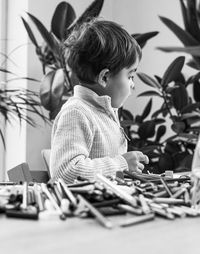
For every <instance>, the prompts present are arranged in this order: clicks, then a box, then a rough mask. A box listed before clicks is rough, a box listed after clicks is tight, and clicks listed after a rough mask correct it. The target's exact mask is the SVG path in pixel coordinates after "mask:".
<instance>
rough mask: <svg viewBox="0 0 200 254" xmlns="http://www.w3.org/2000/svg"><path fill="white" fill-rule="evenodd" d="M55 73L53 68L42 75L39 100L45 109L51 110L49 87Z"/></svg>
mask: <svg viewBox="0 0 200 254" xmlns="http://www.w3.org/2000/svg"><path fill="white" fill-rule="evenodd" d="M55 73H56V71H55V70H53V71H50V72H48V73H47V74H46V75H45V76H44V77H43V80H42V82H41V86H40V100H41V103H42V106H43V107H44V108H45V109H47V110H52V104H51V87H52V84H53V79H54V76H55Z"/></svg>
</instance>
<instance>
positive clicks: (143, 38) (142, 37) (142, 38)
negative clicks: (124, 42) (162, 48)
mask: <svg viewBox="0 0 200 254" xmlns="http://www.w3.org/2000/svg"><path fill="white" fill-rule="evenodd" d="M157 34H158V32H157V31H154V32H148V33H143V34H132V35H131V36H132V37H133V38H134V39H135V40H136V41H137V43H138V44H139V45H140V47H141V48H143V47H144V46H145V44H146V43H147V41H148V40H149V39H151V38H153V37H154V36H156V35H157Z"/></svg>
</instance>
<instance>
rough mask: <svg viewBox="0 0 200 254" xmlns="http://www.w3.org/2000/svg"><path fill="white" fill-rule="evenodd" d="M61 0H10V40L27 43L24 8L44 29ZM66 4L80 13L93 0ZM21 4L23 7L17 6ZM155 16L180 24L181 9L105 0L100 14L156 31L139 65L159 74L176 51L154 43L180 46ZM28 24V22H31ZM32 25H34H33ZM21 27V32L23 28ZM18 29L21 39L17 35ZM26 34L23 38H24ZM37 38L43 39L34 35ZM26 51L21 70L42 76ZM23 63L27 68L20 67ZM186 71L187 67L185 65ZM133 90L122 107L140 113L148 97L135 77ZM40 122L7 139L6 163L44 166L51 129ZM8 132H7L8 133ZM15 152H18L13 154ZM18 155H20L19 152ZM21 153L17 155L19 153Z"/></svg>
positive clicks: (174, 4)
mask: <svg viewBox="0 0 200 254" xmlns="http://www.w3.org/2000/svg"><path fill="white" fill-rule="evenodd" d="M59 2H61V1H60V0H42V1H39V0H28V1H27V0H9V3H10V10H9V12H10V16H11V15H12V21H11V23H10V26H9V27H10V28H9V29H10V31H11V32H10V35H12V36H11V37H10V39H14V40H16V42H17V43H18V44H19V43H20V41H25V42H27V37H26V32H25V30H24V28H23V26H22V23H21V21H19V19H20V17H19V16H20V15H25V13H24V11H25V10H28V11H29V12H30V13H32V14H33V15H35V16H36V17H37V18H39V19H40V20H41V21H42V22H43V23H44V24H45V25H46V27H47V28H49V27H50V21H51V18H52V15H53V12H54V10H55V8H56V6H57V4H58V3H59ZM68 2H69V3H71V4H72V6H73V7H74V9H75V11H76V14H77V16H79V15H80V14H81V13H82V12H83V11H84V10H85V8H86V7H87V6H88V5H89V4H90V3H91V2H92V0H69V1H68ZM19 3H21V4H24V8H21V7H20V5H21V4H19ZM158 15H161V16H165V17H168V18H171V19H172V20H173V21H174V22H176V23H178V24H180V25H182V17H181V10H180V6H179V1H178V0H167V1H166V0H151V1H148V0H124V1H121V0H105V3H104V7H103V10H102V13H101V16H103V17H105V18H106V19H109V20H114V21H116V22H118V23H120V24H121V25H123V26H124V27H125V28H126V29H127V30H128V31H129V32H130V33H144V32H149V31H159V32H160V33H159V35H157V36H156V37H155V38H153V39H151V40H150V41H149V42H148V44H147V46H145V48H144V50H143V59H142V61H141V64H140V66H139V71H141V72H145V73H147V74H149V75H154V74H156V75H162V74H163V72H164V71H165V69H166V68H167V66H168V65H169V64H170V63H171V61H172V60H173V59H174V58H175V57H176V56H177V54H175V53H173V54H166V53H163V52H160V51H158V50H156V49H155V47H157V46H170V45H181V44H180V42H179V41H178V39H176V37H175V35H173V34H172V32H170V31H169V29H168V28H166V27H165V25H164V24H162V22H161V21H160V20H159V18H158ZM30 24H31V22H30ZM32 27H34V26H32ZM22 30H23V31H22ZM18 31H21V32H20V38H19V36H18V37H17V34H18ZM24 36H25V37H24ZM37 36H38V38H39V41H40V42H42V39H41V38H40V37H39V34H37ZM26 48H27V51H26V50H24V52H23V54H24V55H22V51H21V55H20V56H19V57H18V60H19V62H18V63H19V66H20V69H21V68H24V70H25V69H27V70H26V71H27V75H28V76H29V77H34V78H37V79H41V77H42V68H41V64H40V62H39V60H38V58H37V57H36V54H35V50H34V47H33V45H28V46H27V47H26ZM24 65H26V66H27V67H23V66H24ZM186 72H187V73H189V72H190V69H187V68H186ZM136 83H137V84H136V90H135V93H134V94H133V95H132V96H131V97H130V98H129V99H128V101H127V102H126V104H125V107H126V108H128V109H129V110H131V111H132V113H134V114H136V113H141V111H142V110H143V108H144V105H145V104H146V101H147V99H146V98H145V99H144V98H143V99H142V98H137V94H138V93H140V92H142V91H144V89H146V88H147V87H146V86H145V85H144V84H142V83H141V82H140V81H139V80H138V79H137V78H136ZM28 87H29V88H31V89H35V90H36V91H38V90H39V84H36V83H33V82H29V84H28ZM153 102H154V108H157V107H159V105H160V102H159V101H158V100H157V99H154V101H153ZM36 121H37V122H38V124H39V127H38V128H32V127H30V126H27V125H26V127H25V129H24V133H23V137H22V143H21V141H20V142H18V141H17V140H18V135H17V133H15V135H16V136H17V137H15V141H13V140H11V139H10V138H9V139H10V141H9V150H8V153H7V166H6V168H7V169H9V168H10V167H12V166H14V165H15V164H17V163H20V162H22V160H26V161H27V162H28V163H29V165H30V168H31V169H32V170H38V169H42V168H43V167H44V165H43V162H42V159H41V155H40V151H41V149H43V148H49V147H50V132H51V127H50V126H47V125H44V123H43V122H41V120H40V119H39V118H36ZM10 133H11V132H9V135H10ZM14 151H18V152H17V153H15V154H14ZM20 154H21V155H20ZM19 155H20V156H19Z"/></svg>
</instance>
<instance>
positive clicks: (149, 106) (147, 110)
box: [141, 98, 152, 120]
mask: <svg viewBox="0 0 200 254" xmlns="http://www.w3.org/2000/svg"><path fill="white" fill-rule="evenodd" d="M151 108H152V98H151V99H150V100H149V102H148V103H147V105H146V107H145V108H144V111H143V113H142V115H141V117H142V120H144V119H145V118H146V117H147V116H148V115H149V113H150V111H151Z"/></svg>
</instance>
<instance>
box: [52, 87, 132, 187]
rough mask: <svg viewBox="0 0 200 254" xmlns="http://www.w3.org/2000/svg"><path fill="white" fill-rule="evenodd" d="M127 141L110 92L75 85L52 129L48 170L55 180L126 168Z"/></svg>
mask: <svg viewBox="0 0 200 254" xmlns="http://www.w3.org/2000/svg"><path fill="white" fill-rule="evenodd" d="M126 152H127V141H126V138H125V136H124V132H123V129H122V127H121V126H120V123H119V119H118V114H117V109H113V108H112V107H111V98H110V97H109V96H98V95H97V94H96V93H95V92H93V91H92V90H90V89H88V88H86V87H83V86H79V85H78V86H75V88H74V96H73V97H71V98H70V99H69V100H68V101H67V102H66V103H65V104H64V105H63V107H62V109H61V111H60V112H59V114H58V115H57V117H56V119H55V121H54V124H53V129H52V143H51V156H50V172H51V176H52V178H53V179H54V180H56V179H58V178H60V177H61V178H63V179H64V181H65V182H66V183H72V182H73V181H74V180H75V179H76V178H77V176H82V177H85V178H87V179H94V178H95V175H96V174H97V173H101V174H103V175H105V176H106V175H113V174H115V172H116V171H118V170H125V169H126V170H127V169H128V165H127V162H126V160H125V159H124V157H123V156H122V154H123V153H126Z"/></svg>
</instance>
